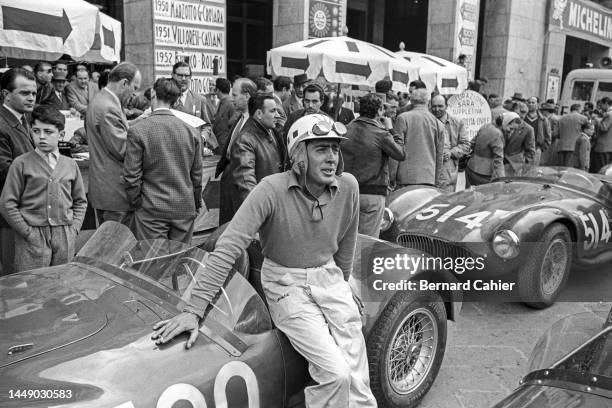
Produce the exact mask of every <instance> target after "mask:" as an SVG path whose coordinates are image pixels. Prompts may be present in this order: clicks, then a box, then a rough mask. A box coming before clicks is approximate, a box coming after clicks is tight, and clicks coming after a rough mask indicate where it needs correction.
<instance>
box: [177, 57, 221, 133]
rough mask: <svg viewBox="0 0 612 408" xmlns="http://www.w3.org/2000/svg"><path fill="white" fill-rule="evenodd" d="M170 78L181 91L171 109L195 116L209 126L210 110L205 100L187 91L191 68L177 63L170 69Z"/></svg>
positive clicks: (189, 90)
mask: <svg viewBox="0 0 612 408" xmlns="http://www.w3.org/2000/svg"><path fill="white" fill-rule="evenodd" d="M172 78H174V80H175V81H176V82H177V83H178V85H179V87H180V89H181V96H180V97H179V98H178V100H177V101H176V104H175V105H174V107H173V109H176V110H179V111H181V112H185V113H188V114H190V115H193V116H197V117H198V118H200V119H202V120H203V121H204V122H206V123H208V124H211V123H212V117H213V115H211V112H210V108H209V107H207V104H206V98H204V97H203V96H201V95H198V94H196V93H194V92H192V91H191V89H189V83H190V81H191V67H190V66H189V64H187V63H186V62H184V61H179V62H177V63H176V64H174V66H173V67H172Z"/></svg>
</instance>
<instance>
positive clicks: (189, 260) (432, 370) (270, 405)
mask: <svg viewBox="0 0 612 408" xmlns="http://www.w3.org/2000/svg"><path fill="white" fill-rule="evenodd" d="M211 239H212V241H209V242H207V243H206V244H205V245H212V246H214V239H215V237H214V236H213V237H211ZM413 252H414V251H412V250H407V249H405V248H402V247H398V246H395V245H389V244H387V243H384V242H383V241H381V240H375V239H371V238H368V237H365V236H360V237H359V247H358V251H357V253H356V257H355V259H354V264H355V266H354V271H353V275H352V277H351V281H350V284H351V285H353V288H354V289H355V291H356V292H357V293H361V296H362V298H363V300H364V303H365V310H364V316H363V323H364V333H365V336H366V340H367V350H368V357H369V363H370V370H371V383H372V389H373V391H374V393H375V395H376V398H377V399H378V402H379V406H381V407H399V406H402V407H413V406H416V404H417V403H418V401H419V400H420V399H421V398H422V397H423V396H424V395H425V393H426V392H427V390H428V389H429V388H430V387H431V385H432V383H433V381H434V379H435V376H436V374H437V372H438V369H439V367H440V364H441V362H442V358H443V355H444V351H445V346H446V330H447V329H446V327H447V326H446V324H447V318H450V319H453V318H454V317H455V316H456V315H457V313H458V308H459V307H460V304H461V302H460V300H461V299H460V297H457V296H456V295H451V297H450V298H449V300H448V301H444V300H443V298H442V295H441V294H439V293H437V292H427V291H413V292H410V291H398V292H395V291H380V292H373V291H372V293H369V292H368V288H369V287H370V286H371V285H372V282H373V281H374V280H377V281H378V280H380V276H379V275H373V274H372V272H371V268H370V266H371V264H372V259H377V258H378V257H380V256H386V257H392V256H394V255H397V254H404V255H410V254H412V253H413ZM249 254H250V255H251V256H249V255H248V254H247V252H246V251H245V252H244V253H243V254H242V256H241V257H240V258H239V259H238V260H237V261H236V263H235V265H234V267H233V269H232V271H231V273H230V276H229V277H228V279H227V281H226V282H225V285H224V286H223V288H222V289H221V290H220V291H219V293H218V295H217V296H216V298H215V299H214V300H213V302H212V303H211V305H210V306H209V307H208V309H207V310H206V313H205V318H204V319H202V321H201V327H200V335H199V336H198V339H197V341H196V343H195V344H194V345H193V347H192V348H191V349H189V350H185V347H184V346H185V341H186V335H181V336H179V337H177V338H175V339H173V340H172V341H171V342H170V343H168V344H166V345H163V346H156V345H155V343H154V342H153V340H151V335H152V326H153V325H154V324H155V323H156V322H158V321H160V320H162V319H167V318H170V317H171V316H174V315H176V314H177V313H178V312H180V310H182V308H183V307H184V305H185V300H186V299H187V298H188V297H189V294H190V293H191V291H192V289H193V286H194V285H195V282H196V280H197V278H198V276H199V275H200V274H202V273H205V271H204V270H205V263H206V259H207V257H208V253H207V252H206V251H204V250H203V249H201V248H198V247H189V246H186V245H184V244H182V243H178V242H173V241H167V240H161V239H158V240H150V241H136V239H135V238H134V236H133V235H132V234H131V232H130V231H129V230H128V229H127V228H126V227H125V226H123V225H121V224H118V223H115V222H107V223H104V224H103V225H102V226H101V227H100V228H99V229H98V230H97V231H96V233H95V234H94V235H93V236H92V237H91V238H90V239H89V241H88V242H87V243H86V244H85V245H84V246H83V248H82V249H81V250H80V251H79V253H78V254H77V256H76V257H75V258H74V260H73V261H72V262H70V263H68V264H66V265H61V266H54V267H48V268H42V269H37V270H32V271H26V272H20V273H17V274H14V275H10V276H6V277H2V278H0V299H2V301H1V302H0V347H1V350H2V351H3V353H2V356H3V357H2V361H0V378H2V381H1V382H0V406H1V407H3V408H5V407H47V406H61V407H79V408H91V407H104V408H141V407H142V408H144V407H157V408H170V407H178V406H192V407H199V408H201V407H227V406H231V407H250V408H253V407H266V408H274V407H296V406H300V404H302V403H303V389H304V387H305V386H307V385H308V384H309V382H310V381H311V380H310V378H309V375H308V370H307V364H306V362H305V361H304V359H303V358H301V357H300V356H299V355H298V354H297V353H296V352H295V351H294V350H293V348H292V347H291V345H290V344H289V342H288V340H287V339H286V337H285V336H284V335H283V334H282V333H281V332H280V331H278V330H277V329H276V328H275V327H274V325H273V323H272V321H271V318H270V314H269V312H268V310H267V306H266V303H265V301H264V300H263V298H262V294H261V291H260V290H261V289H260V288H261V285H260V284H259V282H258V281H259V268H260V265H261V253H260V252H259V249H258V246H257V245H253V246H252V247H251V248H250V249H249ZM387 266H389V265H387ZM413 272H414V277H415V278H417V277H418V278H423V279H424V278H427V279H428V280H429V281H432V282H434V281H439V282H445V279H451V280H452V278H453V277H452V275H450V274H446V273H445V272H444V271H441V272H440V273H437V272H436V271H425V270H416V271H413ZM404 275H405V274H404V271H402V270H397V269H395V268H393V267H391V266H389V268H387V269H386V270H385V282H387V283H393V282H394V281H395V282H396V283H398V282H400V281H402V280H403V279H405V276H404ZM251 282H254V284H252V283H251Z"/></svg>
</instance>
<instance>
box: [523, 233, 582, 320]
mask: <svg viewBox="0 0 612 408" xmlns="http://www.w3.org/2000/svg"><path fill="white" fill-rule="evenodd" d="M571 266H572V237H571V235H570V232H569V230H568V229H567V227H566V226H565V225H563V224H560V223H554V224H551V225H550V226H549V227H548V228H546V230H545V231H544V233H543V234H542V238H541V240H540V242H538V243H536V244H535V245H534V247H533V248H531V251H530V253H529V254H528V255H527V260H526V262H525V263H524V264H523V266H522V267H521V268H520V270H519V272H518V290H519V295H520V297H521V300H523V302H525V304H526V305H527V306H530V307H533V308H536V309H543V308H546V307H548V306H551V305H552V304H553V303H555V300H556V299H557V297H558V296H559V293H560V292H561V290H562V289H563V287H564V286H565V282H567V278H568V276H569V273H570V268H571Z"/></svg>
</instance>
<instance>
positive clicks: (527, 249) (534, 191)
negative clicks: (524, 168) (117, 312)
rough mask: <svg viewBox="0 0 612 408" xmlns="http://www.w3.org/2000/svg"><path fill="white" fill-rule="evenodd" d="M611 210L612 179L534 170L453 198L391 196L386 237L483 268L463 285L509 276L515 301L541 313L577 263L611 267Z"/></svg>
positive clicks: (435, 193) (414, 189)
mask: <svg viewBox="0 0 612 408" xmlns="http://www.w3.org/2000/svg"><path fill="white" fill-rule="evenodd" d="M611 211H612V178H609V177H607V176H605V175H599V174H589V173H586V172H583V171H580V170H576V169H572V168H564V167H533V168H532V169H531V170H530V171H529V172H527V173H526V174H525V175H523V176H520V177H507V178H501V179H497V180H495V181H494V182H492V183H489V184H484V185H480V186H476V187H471V188H467V189H465V190H463V191H458V192H455V193H450V194H449V193H444V192H443V191H441V190H438V189H436V188H434V187H426V186H411V187H407V188H404V189H401V190H398V191H396V192H394V193H393V195H392V196H390V197H389V203H388V206H387V208H386V209H385V218H384V222H383V227H382V230H383V232H382V233H381V238H383V239H385V240H388V241H391V242H396V243H398V244H400V245H402V246H405V247H411V248H417V249H421V250H423V251H426V252H428V253H430V254H432V255H434V256H439V257H450V258H454V259H474V260H477V261H478V262H480V264H479V266H481V267H479V268H474V269H473V270H471V271H470V272H469V274H468V273H464V274H463V276H462V279H466V278H474V277H487V278H494V277H501V276H504V275H506V276H511V280H512V283H513V284H514V285H515V287H514V289H515V292H517V293H518V295H517V300H520V301H523V302H525V303H526V304H528V305H529V306H532V307H535V308H544V307H548V306H550V305H551V304H553V303H554V302H555V300H556V299H557V297H558V296H559V293H560V292H561V290H562V289H563V286H564V285H565V282H566V281H567V279H568V275H569V272H570V268H571V267H572V263H573V264H575V265H580V266H587V267H590V266H597V265H602V264H604V263H607V262H609V261H610V260H612V251H611V249H610V245H609V244H608V242H609V241H610V236H611V233H610V230H611V220H612V213H611ZM454 272H455V273H456V274H457V276H458V275H461V274H462V272H463V271H461V270H459V271H457V270H455V271H454ZM468 275H469V276H468Z"/></svg>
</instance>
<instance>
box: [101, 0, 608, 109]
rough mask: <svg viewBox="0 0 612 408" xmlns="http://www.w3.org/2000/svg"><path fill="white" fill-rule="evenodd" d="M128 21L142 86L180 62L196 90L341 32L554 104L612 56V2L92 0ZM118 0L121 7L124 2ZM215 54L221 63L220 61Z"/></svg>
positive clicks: (495, 89)
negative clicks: (438, 60) (570, 83)
mask: <svg viewBox="0 0 612 408" xmlns="http://www.w3.org/2000/svg"><path fill="white" fill-rule="evenodd" d="M92 3H96V4H98V5H99V7H102V9H103V11H105V12H106V13H108V14H109V15H111V16H112V17H114V18H117V19H119V20H120V21H122V22H123V23H124V33H125V34H124V47H123V49H124V58H125V59H126V60H130V61H134V62H136V63H137V64H138V65H139V66H140V67H141V69H142V70H143V76H144V79H145V84H150V83H152V81H153V79H154V78H155V77H156V76H160V75H167V74H168V73H169V67H170V66H171V63H173V62H174V61H175V60H177V59H185V60H188V61H189V62H190V64H192V66H193V68H194V78H195V84H196V85H194V86H196V89H195V90H197V91H199V92H205V91H206V90H207V88H209V87H210V85H211V83H212V81H213V80H214V78H215V77H216V76H218V75H220V76H227V77H228V78H230V79H231V78H233V77H234V76H235V75H243V76H258V75H262V74H264V73H265V66H266V51H267V50H269V49H270V48H273V47H276V46H280V45H284V44H288V43H291V42H295V41H301V40H303V39H306V38H309V37H319V36H329V35H342V33H343V32H344V31H343V28H344V27H345V26H346V27H347V28H348V35H349V36H350V37H353V38H357V39H361V40H365V41H369V42H373V43H375V44H379V45H382V46H383V47H385V48H387V49H389V50H392V51H397V50H399V44H400V42H404V44H405V46H406V47H405V48H406V50H410V51H418V52H426V53H429V54H433V55H436V56H439V57H442V58H444V59H447V60H450V61H456V60H457V57H458V56H459V55H460V54H465V55H466V57H467V66H468V69H469V70H470V72H471V75H472V77H473V78H486V79H487V84H486V85H485V87H484V92H485V93H497V94H500V95H503V96H510V95H512V94H513V93H514V92H521V93H523V94H524V95H536V96H539V97H540V98H542V99H549V98H552V99H555V100H558V98H559V93H560V89H561V86H562V81H563V79H564V77H565V75H566V74H567V72H569V71H570V70H572V69H575V68H581V67H585V66H588V65H589V64H591V65H592V66H594V67H599V66H600V64H601V62H602V59H603V58H604V57H609V56H611V55H612V53H611V50H610V48H611V47H612V0H604V1H589V0H435V1H434V0H124V1H123V2H115V1H108V0H96V1H92ZM121 5H122V6H121ZM215 60H216V62H214V61H215Z"/></svg>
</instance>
